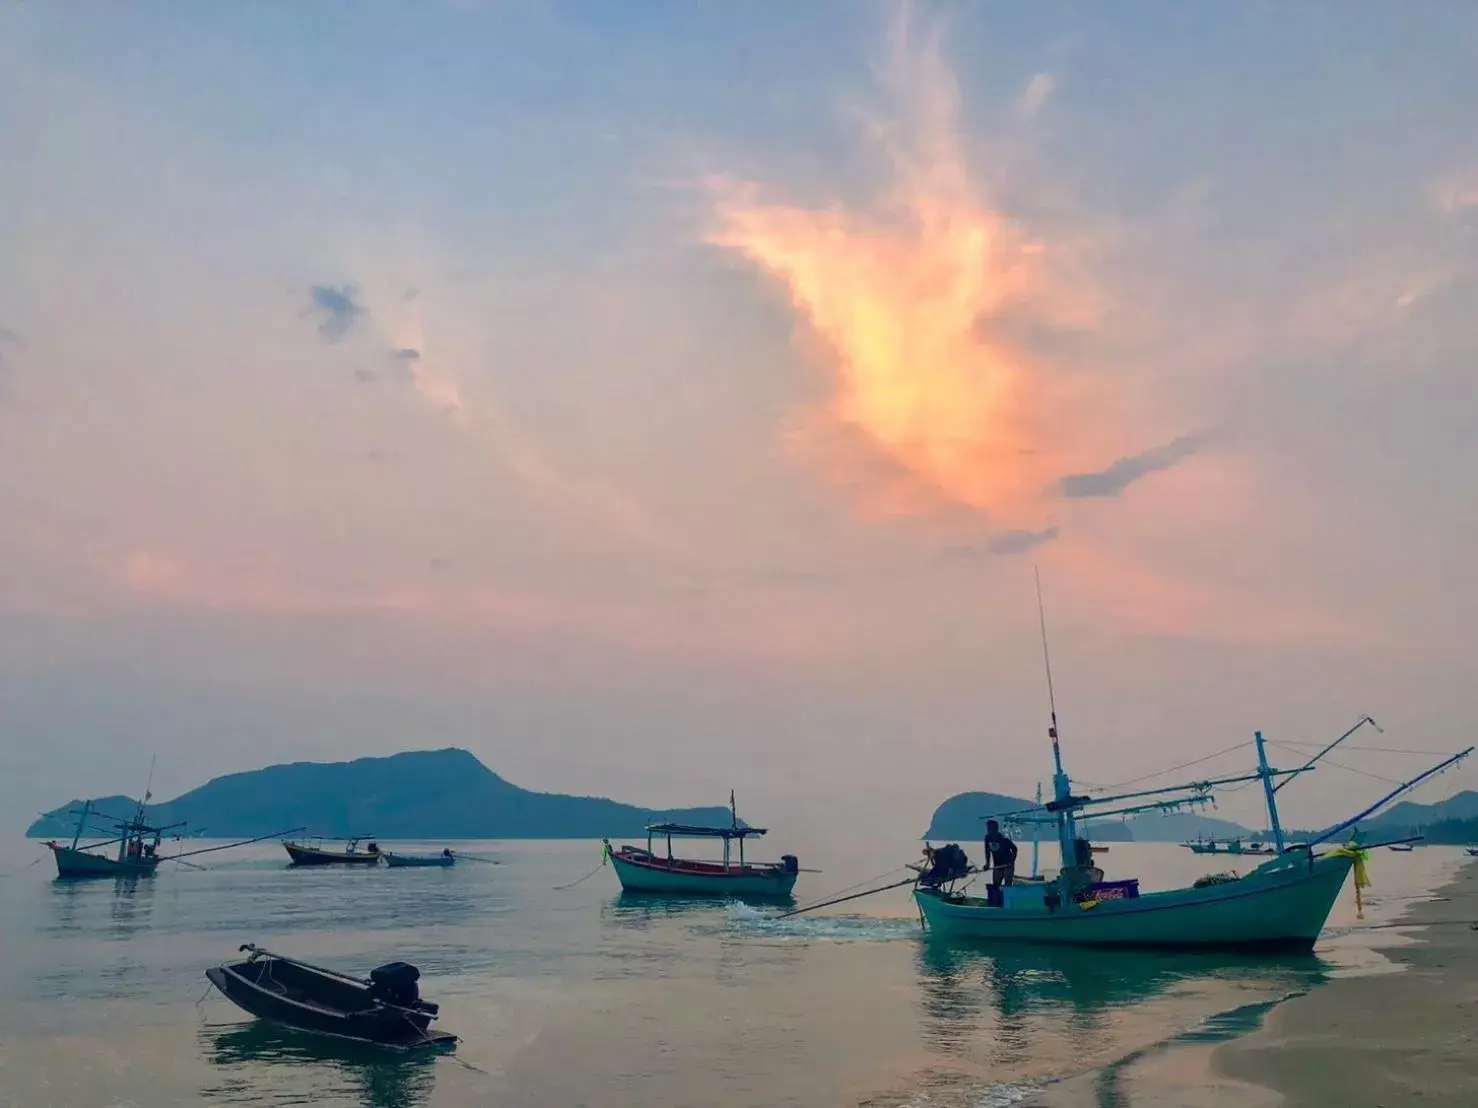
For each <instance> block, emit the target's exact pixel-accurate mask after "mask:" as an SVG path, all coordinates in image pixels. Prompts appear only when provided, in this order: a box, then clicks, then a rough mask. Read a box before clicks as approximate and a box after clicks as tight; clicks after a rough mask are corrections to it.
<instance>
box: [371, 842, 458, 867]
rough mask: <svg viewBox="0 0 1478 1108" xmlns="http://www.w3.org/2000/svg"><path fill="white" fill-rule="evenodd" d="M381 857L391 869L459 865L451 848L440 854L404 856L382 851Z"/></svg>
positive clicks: (391, 851) (398, 853)
mask: <svg viewBox="0 0 1478 1108" xmlns="http://www.w3.org/2000/svg"><path fill="white" fill-rule="evenodd" d="M380 855H381V857H383V858H384V859H385V864H386V865H387V866H389V867H390V868H391V869H406V868H413V867H431V866H440V867H442V868H443V869H444V868H446V867H447V866H454V865H456V864H457V855H456V853H455V852H454V851H453V850H452V848H451V847H447V848H446V849H445V850H443V851H442V852H441V853H440V854H402V853H400V852H399V851H395V850H382V851H380Z"/></svg>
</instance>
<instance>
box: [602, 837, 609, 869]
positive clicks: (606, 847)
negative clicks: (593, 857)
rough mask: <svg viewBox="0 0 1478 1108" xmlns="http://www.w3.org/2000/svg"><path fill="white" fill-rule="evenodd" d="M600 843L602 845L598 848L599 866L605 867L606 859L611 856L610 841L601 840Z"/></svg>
mask: <svg viewBox="0 0 1478 1108" xmlns="http://www.w3.org/2000/svg"><path fill="white" fill-rule="evenodd" d="M601 843H602V845H601V848H600V864H601V865H605V864H606V859H607V858H609V857H610V856H611V840H610V839H603V840H601Z"/></svg>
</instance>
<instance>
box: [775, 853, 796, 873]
mask: <svg viewBox="0 0 1478 1108" xmlns="http://www.w3.org/2000/svg"><path fill="white" fill-rule="evenodd" d="M780 866H781V868H782V869H784V870H785V872H786V873H800V872H801V860H800V859H799V858H797V857H796V856H795V855H794V854H782V855H780Z"/></svg>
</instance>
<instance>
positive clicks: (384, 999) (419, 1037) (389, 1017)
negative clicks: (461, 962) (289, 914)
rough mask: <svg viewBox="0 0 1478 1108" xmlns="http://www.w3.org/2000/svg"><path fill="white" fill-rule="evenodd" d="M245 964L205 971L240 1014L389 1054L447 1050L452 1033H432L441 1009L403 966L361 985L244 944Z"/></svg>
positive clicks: (374, 974)
mask: <svg viewBox="0 0 1478 1108" xmlns="http://www.w3.org/2000/svg"><path fill="white" fill-rule="evenodd" d="M240 949H241V950H242V951H245V952H247V957H246V960H245V961H243V962H232V963H225V964H222V965H219V966H215V967H213V968H211V969H208V970H206V971H205V976H206V977H207V978H208V979H209V980H210V983H211V984H212V985H214V986H215V987H216V988H217V989H219V990H220V991H221V994H222V995H223V996H225V997H226V999H227V1000H229V1001H231V1002H232V1003H233V1004H235V1005H236V1006H237V1007H238V1008H240V1009H242V1011H245V1012H249V1013H250V1014H251V1015H254V1016H256V1017H257V1018H258V1019H264V1020H267V1021H268V1022H270V1023H275V1024H280V1025H282V1026H284V1027H291V1028H295V1029H297V1030H299V1031H307V1032H309V1033H311V1034H314V1035H326V1036H329V1037H331V1038H335V1039H344V1040H348V1041H351V1042H356V1043H369V1044H373V1045H375V1046H381V1047H386V1048H389V1049H392V1050H424V1049H432V1048H446V1047H450V1046H453V1045H455V1044H456V1042H457V1036H455V1035H453V1034H451V1033H449V1032H446V1031H432V1030H431V1021H432V1020H434V1019H436V1017H437V1015H438V1012H439V1008H438V1006H437V1005H436V1004H434V1003H432V1002H431V1001H429V1000H422V999H421V996H420V990H419V988H418V987H417V985H416V982H417V981H418V980H419V979H420V976H421V973H420V971H419V970H418V969H416V967H415V966H412V965H409V964H407V963H405V962H391V963H389V964H388V965H384V966H380V967H378V968H377V969H374V970H371V971H370V975H369V978H368V979H366V980H360V979H359V978H356V977H350V976H348V975H347V974H342V973H337V972H335V971H334V970H330V969H324V968H323V967H321V966H313V965H309V964H308V963H307V962H299V961H296V960H295V959H292V958H284V957H283V956H282V955H280V954H273V953H272V952H271V951H269V950H263V949H262V948H260V947H258V946H255V945H254V944H252V943H244V944H243V945H242V946H241V948H240Z"/></svg>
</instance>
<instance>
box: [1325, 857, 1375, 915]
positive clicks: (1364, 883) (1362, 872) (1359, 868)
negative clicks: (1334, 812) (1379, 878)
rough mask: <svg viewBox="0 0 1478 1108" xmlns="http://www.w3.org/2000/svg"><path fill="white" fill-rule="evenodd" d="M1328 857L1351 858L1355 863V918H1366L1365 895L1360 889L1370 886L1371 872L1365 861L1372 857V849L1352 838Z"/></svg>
mask: <svg viewBox="0 0 1478 1108" xmlns="http://www.w3.org/2000/svg"><path fill="white" fill-rule="evenodd" d="M1327 857H1330V858H1349V859H1350V860H1351V861H1353V862H1354V863H1355V865H1354V869H1355V918H1356V919H1364V918H1365V897H1364V896H1363V895H1362V894H1361V892H1360V890H1361V889H1368V888H1370V874H1369V872H1367V871H1366V869H1365V863H1366V861H1368V860H1369V858H1370V851H1368V850H1365V849H1363V848H1362V847H1361V846H1360V844H1359V843H1357V842H1355V841H1354V840H1351V841H1350V842H1347V843H1345V845H1344V846H1341V847H1338V848H1337V849H1335V850H1331V851H1330V852H1329V854H1328V855H1327Z"/></svg>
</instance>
